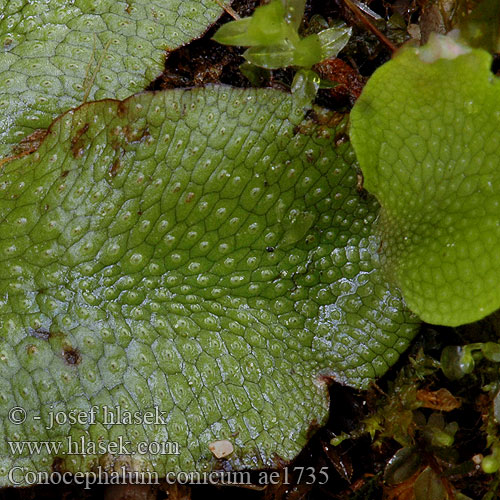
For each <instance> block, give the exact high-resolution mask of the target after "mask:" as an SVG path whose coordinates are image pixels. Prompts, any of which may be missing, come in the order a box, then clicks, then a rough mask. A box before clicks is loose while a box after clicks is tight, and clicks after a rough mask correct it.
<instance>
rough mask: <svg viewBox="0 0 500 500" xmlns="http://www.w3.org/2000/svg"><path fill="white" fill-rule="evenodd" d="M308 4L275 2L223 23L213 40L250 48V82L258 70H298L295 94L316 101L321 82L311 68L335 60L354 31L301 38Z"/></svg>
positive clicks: (246, 54)
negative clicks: (248, 14)
mask: <svg viewBox="0 0 500 500" xmlns="http://www.w3.org/2000/svg"><path fill="white" fill-rule="evenodd" d="M305 3H306V2H305V0H272V1H271V2H270V3H269V4H267V5H263V6H261V7H257V9H255V12H254V13H253V15H252V16H251V17H246V18H243V19H239V20H237V21H231V22H229V23H227V24H224V25H223V26H221V27H220V28H219V30H218V31H217V33H215V35H214V37H213V39H214V40H215V41H216V42H219V43H222V44H225V45H241V46H245V47H248V49H247V50H246V51H245V52H244V54H243V57H244V58H245V59H246V63H244V64H243V65H242V68H241V69H242V72H243V73H244V74H245V76H247V77H248V78H249V80H250V81H253V80H254V79H255V78H256V75H258V74H259V72H258V68H265V69H267V70H273V69H278V68H287V67H289V66H294V67H296V68H298V69H299V71H298V73H297V75H296V77H295V79H294V82H293V84H292V91H293V92H294V93H295V92H298V93H299V95H300V93H303V94H304V95H306V96H308V97H309V98H312V99H313V98H314V96H315V95H316V92H317V90H318V88H319V87H320V84H321V83H322V82H320V78H319V76H318V75H317V74H316V73H315V72H314V71H312V70H311V68H312V67H313V66H314V65H315V64H317V63H319V62H320V61H323V60H325V59H328V58H331V57H336V56H337V54H338V53H339V52H340V51H341V50H342V49H343V48H344V46H345V45H346V43H347V41H348V40H349V37H350V35H351V28H348V27H347V26H346V25H345V24H343V23H341V24H338V25H336V26H333V27H330V28H327V29H324V30H321V31H320V32H319V33H313V34H310V35H308V36H305V37H301V36H300V35H299V27H300V24H301V21H302V17H303V15H304V8H305ZM330 86H331V85H330ZM312 99H311V100H312Z"/></svg>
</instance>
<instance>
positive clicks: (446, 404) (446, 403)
mask: <svg viewBox="0 0 500 500" xmlns="http://www.w3.org/2000/svg"><path fill="white" fill-rule="evenodd" d="M417 400H418V401H421V402H422V406H423V407H424V408H430V409H432V410H440V411H452V410H455V409H457V408H460V406H461V404H462V403H461V401H460V400H459V399H457V398H456V397H455V396H453V394H452V393H451V392H450V391H449V390H448V389H444V388H443V389H439V390H437V391H428V390H427V389H419V390H418V391H417Z"/></svg>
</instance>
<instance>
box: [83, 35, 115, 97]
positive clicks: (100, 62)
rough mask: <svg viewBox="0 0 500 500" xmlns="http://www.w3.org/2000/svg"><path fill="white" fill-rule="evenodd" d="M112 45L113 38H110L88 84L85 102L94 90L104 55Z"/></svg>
mask: <svg viewBox="0 0 500 500" xmlns="http://www.w3.org/2000/svg"><path fill="white" fill-rule="evenodd" d="M110 45H111V40H108V42H107V43H106V45H105V46H104V49H103V50H102V54H101V57H99V61H97V66H96V68H95V71H94V73H93V75H92V78H91V79H90V81H89V84H88V86H87V90H86V91H85V94H84V96H83V103H84V104H85V103H86V102H87V99H88V97H89V94H90V91H91V90H92V87H93V85H94V82H95V79H96V77H97V73H99V70H100V69H101V66H102V63H103V61H104V57H105V56H106V52H107V51H108V49H109V46H110Z"/></svg>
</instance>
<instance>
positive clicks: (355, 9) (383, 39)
mask: <svg viewBox="0 0 500 500" xmlns="http://www.w3.org/2000/svg"><path fill="white" fill-rule="evenodd" d="M344 2H345V4H346V5H347V6H348V7H349V8H350V9H351V10H352V11H353V12H354V14H355V15H356V17H357V18H358V19H359V20H360V21H361V22H362V23H363V24H364V25H365V26H366V27H367V28H368V30H370V31H371V32H372V33H373V34H374V35H375V36H376V37H377V38H378V39H379V40H380V41H381V42H383V43H385V45H387V47H388V48H389V50H390V51H391V52H395V51H396V50H397V47H396V46H395V45H394V44H393V43H392V42H391V41H390V40H389V39H388V38H387V37H386V36H385V35H384V34H383V33H381V32H380V30H379V29H378V28H377V27H376V26H374V25H373V24H372V23H371V22H370V21H369V20H368V19H367V18H366V16H365V15H364V14H363V12H361V10H360V9H359V7H358V6H357V5H355V4H353V3H352V2H351V0H344Z"/></svg>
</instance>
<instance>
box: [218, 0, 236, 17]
mask: <svg viewBox="0 0 500 500" xmlns="http://www.w3.org/2000/svg"><path fill="white" fill-rule="evenodd" d="M215 1H216V2H217V3H218V4H219V6H220V7H222V8H223V9H224V10H225V11H226V12H227V13H228V14H229V15H230V16H231V17H232V18H233V19H234V20H235V21H239V20H240V19H241V17H240V16H239V14H238V13H237V12H236V11H235V10H234V9H233V8H232V7H231V6H230V5H224V4H223V3H222V0H215Z"/></svg>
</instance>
